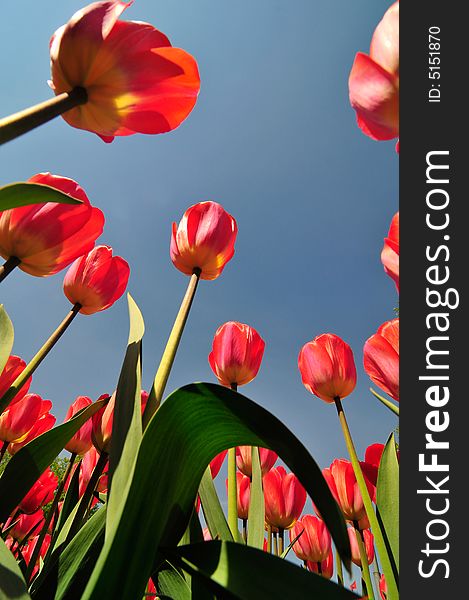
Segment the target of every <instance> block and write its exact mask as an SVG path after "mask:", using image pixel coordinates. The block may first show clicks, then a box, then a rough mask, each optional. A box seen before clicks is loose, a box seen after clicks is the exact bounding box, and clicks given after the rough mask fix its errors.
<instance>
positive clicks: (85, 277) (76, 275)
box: [64, 246, 130, 315]
mask: <svg viewBox="0 0 469 600" xmlns="http://www.w3.org/2000/svg"><path fill="white" fill-rule="evenodd" d="M129 275H130V268H129V265H128V264H127V262H126V261H125V260H124V259H123V258H121V257H120V256H113V255H112V248H110V247H109V246H96V248H93V250H91V252H89V253H88V254H85V255H84V256H81V257H80V258H77V260H76V261H75V262H74V263H73V264H72V266H71V267H70V268H69V270H68V271H67V274H66V275H65V278H64V293H65V295H66V296H67V298H68V299H69V300H70V302H71V303H72V304H79V305H80V312H81V313H82V314H84V315H92V314H93V313H95V312H98V311H101V310H105V309H106V308H109V307H110V306H112V305H113V304H114V302H116V300H118V299H119V298H120V297H121V296H122V294H123V293H124V292H125V288H126V287H127V282H128V280H129Z"/></svg>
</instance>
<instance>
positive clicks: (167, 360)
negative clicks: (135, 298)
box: [143, 268, 201, 429]
mask: <svg viewBox="0 0 469 600" xmlns="http://www.w3.org/2000/svg"><path fill="white" fill-rule="evenodd" d="M200 273H201V271H200V269H198V268H196V269H194V272H193V274H192V276H191V278H190V279H189V284H188V286H187V290H186V293H185V295H184V298H183V300H182V302H181V306H180V308H179V312H178V314H177V316H176V320H175V321H174V325H173V328H172V330H171V333H170V334H169V338H168V341H167V342H166V347H165V349H164V352H163V356H162V357H161V361H160V365H159V367H158V371H157V372H156V375H155V379H154V381H153V385H152V388H151V390H150V394H149V396H148V401H147V405H146V407H145V411H144V413H143V429H145V428H146V426H147V425H148V423H149V421H150V419H151V418H152V416H153V415H154V414H155V412H156V411H157V410H158V408H159V406H160V404H161V400H162V398H163V393H164V390H165V387H166V383H167V382H168V377H169V374H170V373H171V369H172V366H173V363H174V359H175V357H176V352H177V350H178V347H179V342H180V341H181V337H182V333H183V331H184V326H185V324H186V321H187V317H188V316H189V311H190V309H191V306H192V301H193V300H194V296H195V292H196V290H197V284H198V283H199V279H200Z"/></svg>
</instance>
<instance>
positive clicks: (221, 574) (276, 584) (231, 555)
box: [167, 541, 358, 600]
mask: <svg viewBox="0 0 469 600" xmlns="http://www.w3.org/2000/svg"><path fill="white" fill-rule="evenodd" d="M167 555H168V557H170V560H171V561H172V562H173V564H175V565H176V566H179V567H181V568H182V569H184V570H187V571H189V572H190V573H191V575H192V577H193V578H195V577H199V578H201V579H202V580H203V581H204V582H205V584H206V585H207V586H208V587H209V588H210V589H211V590H212V591H213V592H214V593H215V594H216V597H217V598H218V597H223V598H233V599H235V598H238V599H239V598H242V600H259V599H260V598H268V599H269V600H285V598H295V600H311V599H312V598H317V599H320V600H353V599H356V598H358V596H356V595H355V594H353V593H352V592H351V591H349V590H348V589H346V588H344V587H342V586H339V585H337V584H336V583H334V582H332V581H329V580H328V579H325V578H324V577H321V576H320V575H315V574H314V573H310V572H309V571H307V570H306V569H301V568H300V567H298V566H296V565H294V564H293V563H291V562H289V561H286V560H283V559H281V558H278V557H277V556H274V555H272V554H268V553H267V552H263V551H262V550H258V549H257V548H251V547H249V546H244V545H242V544H235V543H234V542H219V541H216V542H205V543H203V544H192V545H190V546H180V547H178V548H176V549H171V550H168V551H167Z"/></svg>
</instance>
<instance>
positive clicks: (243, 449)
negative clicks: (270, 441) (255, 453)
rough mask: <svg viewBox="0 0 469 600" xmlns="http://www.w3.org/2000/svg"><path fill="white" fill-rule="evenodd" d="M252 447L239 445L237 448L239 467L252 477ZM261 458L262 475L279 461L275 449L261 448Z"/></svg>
mask: <svg viewBox="0 0 469 600" xmlns="http://www.w3.org/2000/svg"><path fill="white" fill-rule="evenodd" d="M251 451H252V447H251V446H238V447H237V448H236V465H237V467H238V469H239V470H240V471H241V473H243V475H247V476H248V477H252V460H251V459H252V454H251ZM259 458H260V462H261V471H262V476H264V475H265V474H266V473H267V472H268V471H270V469H271V468H272V467H273V466H274V465H275V463H276V462H277V458H278V454H276V453H275V452H274V451H273V450H268V449H267V448H259Z"/></svg>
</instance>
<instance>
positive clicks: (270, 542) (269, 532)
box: [267, 525, 272, 554]
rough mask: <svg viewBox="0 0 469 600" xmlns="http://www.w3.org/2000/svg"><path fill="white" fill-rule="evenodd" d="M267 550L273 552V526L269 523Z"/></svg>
mask: <svg viewBox="0 0 469 600" xmlns="http://www.w3.org/2000/svg"><path fill="white" fill-rule="evenodd" d="M267 552H268V553H269V554H272V527H271V526H270V525H267Z"/></svg>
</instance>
